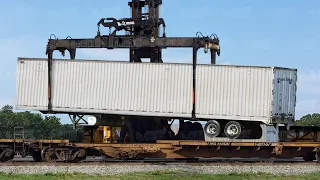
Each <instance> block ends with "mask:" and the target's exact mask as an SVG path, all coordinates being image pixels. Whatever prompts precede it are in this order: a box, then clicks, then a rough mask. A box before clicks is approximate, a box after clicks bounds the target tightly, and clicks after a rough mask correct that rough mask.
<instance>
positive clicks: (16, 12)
mask: <svg viewBox="0 0 320 180" xmlns="http://www.w3.org/2000/svg"><path fill="white" fill-rule="evenodd" d="M289 2H290V3H289ZM127 3H128V0H113V1H111V0H94V1H81V2H79V1H76V0H68V1H62V0H56V1H54V2H52V1H43V0H28V1H25V0H15V1H9V0H3V1H0V55H1V56H0V57H1V58H0V84H2V87H1V88H0V105H1V106H2V105H5V104H10V105H13V106H15V93H16V91H15V75H16V65H17V64H16V62H17V58H18V57H33V58H46V55H45V50H46V44H47V40H48V38H49V37H50V34H55V35H56V37H57V38H60V39H63V38H66V37H67V36H71V37H72V38H93V37H95V36H96V32H97V26H96V23H97V22H98V21H99V20H100V19H101V18H106V17H114V18H125V17H130V9H129V6H128V5H127ZM160 16H161V17H162V18H164V20H165V22H166V25H167V29H166V33H167V36H168V37H195V36H196V32H198V31H201V32H202V33H203V34H204V35H211V34H212V33H215V34H217V35H218V37H219V38H220V46H221V56H220V57H218V59H217V64H232V65H253V66H256V65H257V66H282V67H289V68H297V69H298V92H297V107H296V119H299V118H300V117H301V116H303V115H305V114H309V113H317V112H320V82H319V80H320V61H319V60H320V59H319V57H320V56H319V55H320V50H319V44H320V41H319V40H320V33H319V32H320V18H319V17H320V1H318V0H308V1H307V3H306V2H304V1H301V0H291V1H276V0H270V1H256V0H242V1H235V0H232V1H231V0H225V1H218V0H201V1H199V2H196V1H191V0H188V1H181V0H180V1H179V0H164V1H163V5H162V9H161V11H160ZM107 32H108V31H107V30H102V33H107ZM54 58H61V56H60V54H59V53H58V52H57V51H56V53H55V54H54ZM76 58H78V59H96V60H120V61H128V59H129V55H128V50H112V51H110V50H106V49H82V50H77V56H76ZM163 60H164V61H165V62H185V63H191V62H192V49H166V50H164V52H163ZM199 63H210V56H209V54H204V53H203V51H199ZM62 122H63V123H70V121H69V119H68V118H66V116H63V119H62Z"/></svg>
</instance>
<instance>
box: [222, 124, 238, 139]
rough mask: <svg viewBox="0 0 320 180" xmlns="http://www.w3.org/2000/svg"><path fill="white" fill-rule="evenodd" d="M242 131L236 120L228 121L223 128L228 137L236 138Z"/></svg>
mask: <svg viewBox="0 0 320 180" xmlns="http://www.w3.org/2000/svg"><path fill="white" fill-rule="evenodd" d="M241 132H242V126H241V124H240V123H239V122H237V121H230V122H228V123H227V124H226V126H225V128H224V134H225V135H226V136H227V137H228V138H230V139H237V138H238V137H239V136H240V134H241Z"/></svg>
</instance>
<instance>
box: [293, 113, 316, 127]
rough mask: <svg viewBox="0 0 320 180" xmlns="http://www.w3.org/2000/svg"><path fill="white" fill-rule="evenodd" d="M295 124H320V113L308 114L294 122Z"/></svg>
mask: <svg viewBox="0 0 320 180" xmlns="http://www.w3.org/2000/svg"><path fill="white" fill-rule="evenodd" d="M294 125H295V126H320V114H319V113H314V114H312V115H311V114H307V115H305V116H303V117H301V119H300V120H297V121H295V122H294Z"/></svg>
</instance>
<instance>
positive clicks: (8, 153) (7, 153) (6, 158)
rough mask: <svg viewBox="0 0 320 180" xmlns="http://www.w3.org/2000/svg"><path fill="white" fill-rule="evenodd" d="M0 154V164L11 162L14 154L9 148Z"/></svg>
mask: <svg viewBox="0 0 320 180" xmlns="http://www.w3.org/2000/svg"><path fill="white" fill-rule="evenodd" d="M0 154H2V157H1V158H0V162H7V161H11V160H12V159H13V158H14V154H15V153H14V151H13V149H11V148H4V149H3V150H2V151H0Z"/></svg>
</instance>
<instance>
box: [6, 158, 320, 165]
mask: <svg viewBox="0 0 320 180" xmlns="http://www.w3.org/2000/svg"><path fill="white" fill-rule="evenodd" d="M129 164H130V165H173V164H175V165H179V164H183V165H185V164H188V165H208V164H211V165H240V164H241V165H252V164H255V165H256V164H259V165H260V164H261V165H272V164H277V165H289V164H290V165H292V164H314V165H316V164H319V163H317V162H316V161H312V162H305V161H304V160H303V159H302V158H295V159H258V158H246V159H245V158H230V159H227V158H224V159H222V158H213V159H198V160H195V159H188V160H175V159H143V160H114V159H103V158H101V157H96V158H95V157H89V158H87V159H86V160H85V161H82V162H78V163H68V162H61V161H60V162H59V161H58V162H34V161H33V160H32V158H31V157H26V158H20V157H16V158H14V159H13V160H12V161H9V162H4V163H0V166H37V165H52V166H70V165H74V166H84V165H85V166H90V165H129ZM319 165H320V164H319Z"/></svg>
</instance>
